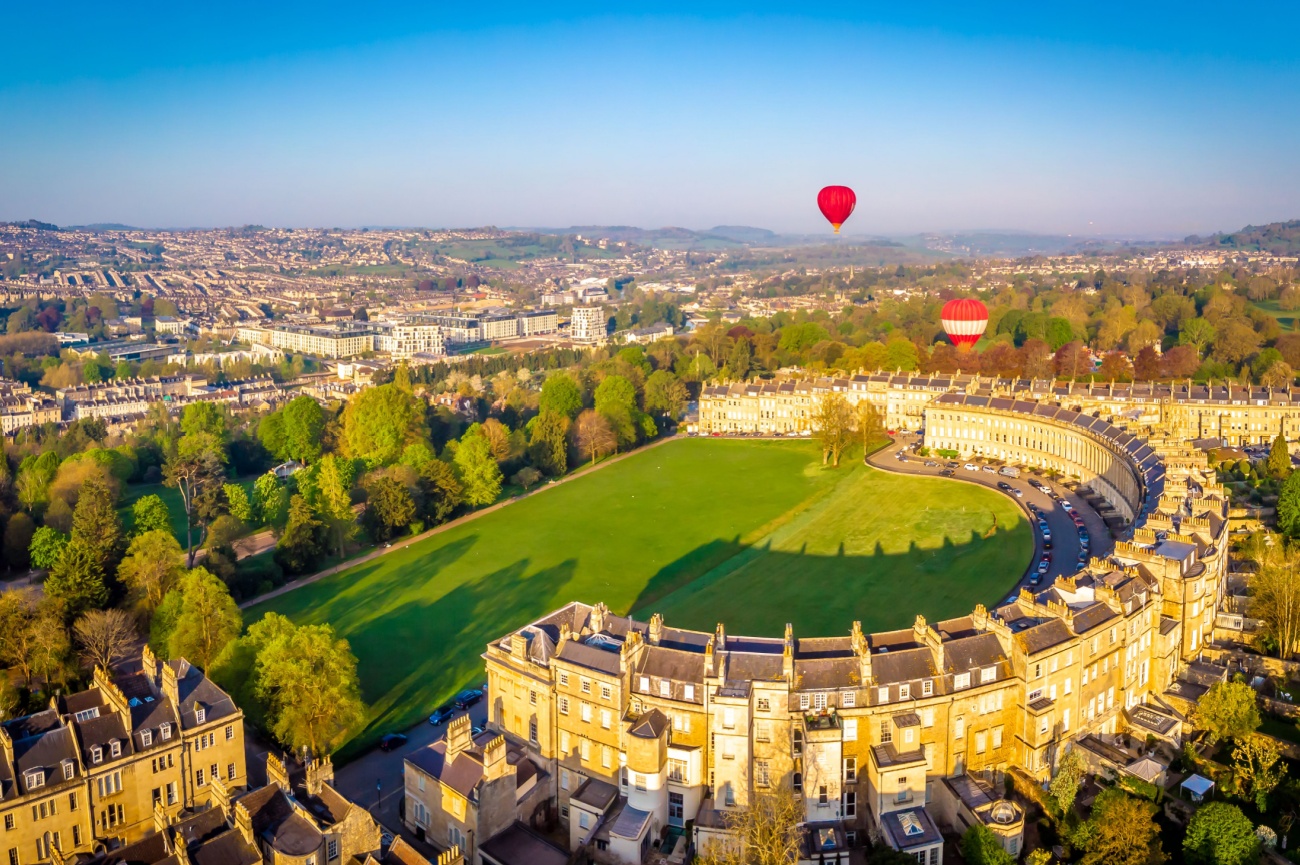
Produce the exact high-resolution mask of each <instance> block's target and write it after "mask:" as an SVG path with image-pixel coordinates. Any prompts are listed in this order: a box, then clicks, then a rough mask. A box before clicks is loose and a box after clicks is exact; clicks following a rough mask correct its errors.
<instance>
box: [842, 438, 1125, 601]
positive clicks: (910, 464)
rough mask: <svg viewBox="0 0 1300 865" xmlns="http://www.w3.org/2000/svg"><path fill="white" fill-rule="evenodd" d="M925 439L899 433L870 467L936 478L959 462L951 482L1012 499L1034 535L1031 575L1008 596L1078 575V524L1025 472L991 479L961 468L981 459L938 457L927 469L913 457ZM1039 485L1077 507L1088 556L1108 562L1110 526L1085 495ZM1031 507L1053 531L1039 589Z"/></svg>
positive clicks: (1039, 543)
mask: <svg viewBox="0 0 1300 865" xmlns="http://www.w3.org/2000/svg"><path fill="white" fill-rule="evenodd" d="M920 443H921V439H920V437H919V436H917V435H915V434H914V433H907V432H900V433H899V434H898V435H897V436H895V437H894V441H893V442H892V443H891V444H890V445H889V446H888V447H886V448H884V449H882V450H879V451H876V452H875V453H874V454H872V455H871V456H870V457H869V458H868V460H867V462H868V463H869V464H870V465H872V466H875V467H876V468H879V469H882V470H884V471H890V472H900V473H903V474H914V475H929V476H931V477H938V476H939V473H940V472H941V471H943V469H944V467H945V466H946V465H947V464H948V463H950V462H955V463H956V464H957V468H956V469H954V474H953V476H952V477H951V478H949V480H951V481H954V482H965V483H974V484H980V485H981V486H986V487H989V488H991V489H993V490H996V491H997V492H1000V493H1003V495H1008V497H1009V498H1011V499H1012V500H1013V501H1015V502H1016V503H1017V504H1019V505H1020V507H1021V508H1022V509H1023V510H1025V515H1026V516H1027V517H1029V519H1030V525H1031V526H1032V528H1033V534H1034V558H1033V560H1032V561H1031V562H1030V564H1029V568H1028V570H1027V571H1026V572H1025V573H1024V574H1022V575H1021V576H1020V577H1019V579H1017V580H1016V582H1015V583H1014V584H1013V585H1011V586H1010V587H1009V588H1008V590H1007V596H1014V595H1016V594H1017V593H1019V591H1020V588H1021V587H1022V586H1028V587H1030V588H1036V589H1042V588H1045V587H1046V586H1049V585H1051V583H1052V581H1053V580H1055V579H1056V578H1057V577H1058V576H1064V575H1069V574H1073V573H1076V572H1077V571H1078V568H1077V567H1076V563H1077V561H1078V556H1079V532H1078V529H1076V528H1075V525H1074V521H1073V520H1072V519H1070V515H1069V513H1067V512H1066V510H1065V509H1064V508H1062V507H1061V505H1060V504H1059V503H1058V502H1057V500H1056V499H1055V498H1053V497H1052V496H1049V495H1047V494H1045V493H1043V492H1040V491H1039V490H1037V489H1034V487H1032V486H1030V485H1029V478H1030V477H1031V475H1030V474H1029V473H1028V472H1026V471H1022V472H1021V476H1020V477H1019V478H1008V477H1003V476H1002V475H998V474H990V473H989V472H985V471H978V472H969V471H966V470H965V469H964V468H962V466H964V465H966V463H967V462H972V463H975V464H976V465H983V461H982V460H978V459H969V460H966V459H958V460H945V459H942V458H940V457H930V458H928V461H930V462H934V463H937V465H934V466H927V465H926V464H925V463H926V462H927V458H925V457H918V456H917V455H916V454H915V453H913V449H914V448H915V447H917V446H919V445H920ZM900 453H901V454H904V455H905V456H906V457H907V459H906V461H900V460H899V459H898V456H899V454H900ZM1037 480H1038V481H1039V482H1040V483H1042V484H1044V485H1045V486H1047V487H1049V488H1050V489H1051V490H1052V491H1053V492H1054V493H1055V494H1056V495H1058V496H1061V497H1062V498H1064V499H1065V500H1066V501H1068V502H1069V503H1070V505H1071V506H1072V507H1073V508H1074V510H1075V512H1076V513H1078V514H1079V516H1080V517H1082V518H1083V524H1084V527H1085V528H1087V530H1088V535H1089V541H1090V545H1089V548H1088V554H1089V556H1100V557H1105V556H1107V555H1109V554H1110V552H1111V550H1112V549H1114V542H1113V541H1112V539H1111V536H1110V531H1109V530H1108V529H1107V528H1106V524H1105V523H1104V522H1103V521H1102V519H1101V517H1100V516H1099V515H1098V514H1097V512H1096V511H1094V510H1093V509H1092V506H1091V505H1089V504H1088V503H1087V502H1086V501H1084V499H1083V497H1082V496H1079V495H1076V494H1075V493H1073V492H1071V491H1070V490H1068V489H1066V488H1065V487H1063V486H1061V485H1060V484H1055V483H1052V482H1051V481H1050V480H1048V479H1047V478H1045V477H1038V478H1037ZM1003 482H1004V483H1006V484H1008V485H1010V486H1011V487H1012V488H1013V489H1018V490H1020V491H1021V493H1023V497H1020V498H1017V497H1016V496H1014V495H1009V494H1007V493H1005V492H1004V491H1002V490H1000V489H998V484H999V483H1003ZM1029 505H1034V506H1036V507H1037V508H1038V511H1039V513H1040V514H1042V515H1043V516H1044V517H1045V518H1046V519H1047V526H1048V528H1049V529H1050V530H1051V532H1052V549H1051V553H1052V564H1051V568H1050V569H1049V570H1048V572H1047V576H1046V577H1044V578H1043V579H1042V582H1041V583H1040V585H1039V586H1037V587H1034V586H1032V585H1030V577H1031V575H1032V574H1033V573H1034V572H1035V570H1036V569H1037V567H1038V562H1039V561H1040V560H1041V559H1042V557H1043V553H1044V550H1043V536H1042V533H1041V532H1039V531H1038V520H1037V519H1035V518H1034V517H1033V516H1032V515H1031V514H1030V513H1029ZM991 600H992V603H993V604H1000V603H1002V602H1003V600H1004V598H996V599H991Z"/></svg>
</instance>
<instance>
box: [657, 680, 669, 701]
mask: <svg viewBox="0 0 1300 865" xmlns="http://www.w3.org/2000/svg"><path fill="white" fill-rule="evenodd" d="M671 689H672V685H671V684H669V682H668V680H667V679H660V680H659V696H661V697H667V696H670V691H671Z"/></svg>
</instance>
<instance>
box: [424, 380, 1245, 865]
mask: <svg viewBox="0 0 1300 865" xmlns="http://www.w3.org/2000/svg"><path fill="white" fill-rule="evenodd" d="M1062 412H1066V414H1062ZM994 421H996V423H993V422H994ZM925 424H926V427H927V436H931V435H934V436H946V437H950V439H951V440H952V441H971V442H981V445H980V446H981V447H990V448H991V447H998V448H1007V449H1008V452H1009V453H1010V451H1011V450H1012V449H1014V451H1015V453H1014V455H1013V456H1014V457H1015V458H1018V459H1021V460H1023V461H1025V462H1027V463H1029V464H1032V465H1039V466H1043V465H1047V464H1049V463H1052V464H1055V463H1053V461H1059V462H1061V463H1062V464H1065V463H1069V464H1070V465H1071V466H1074V467H1077V469H1078V470H1079V471H1080V472H1089V473H1091V474H1090V475H1089V477H1090V478H1091V479H1092V481H1093V483H1094V487H1095V488H1096V490H1097V491H1098V492H1099V495H1101V496H1102V497H1104V498H1105V499H1106V500H1107V501H1111V502H1113V503H1114V506H1115V507H1116V508H1119V509H1123V511H1124V513H1125V516H1126V518H1127V519H1126V522H1130V521H1131V523H1132V525H1131V527H1130V530H1129V531H1128V532H1127V534H1126V535H1125V540H1123V541H1121V542H1120V543H1118V544H1117V545H1116V548H1115V551H1114V554H1113V555H1111V556H1110V557H1108V558H1106V559H1099V558H1094V559H1092V560H1091V562H1090V563H1089V564H1088V566H1087V567H1085V568H1084V569H1082V570H1080V571H1079V572H1078V573H1075V574H1072V575H1070V576H1066V577H1061V578H1058V579H1057V580H1056V581H1055V582H1054V583H1053V584H1052V585H1050V586H1046V587H1044V588H1043V589H1041V590H1038V591H1034V592H1031V591H1030V590H1028V589H1026V590H1022V591H1021V592H1020V594H1019V595H1018V596H1016V597H1015V598H1013V599H1011V600H1010V601H1009V602H1007V603H1004V604H1003V605H1001V606H997V607H994V608H986V607H984V606H980V607H977V608H976V609H975V610H974V611H973V612H972V613H971V614H970V615H968V616H964V617H961V618H958V619H950V620H944V621H938V622H929V621H927V620H926V619H925V618H924V617H923V616H917V617H916V620H915V622H914V624H913V627H911V628H910V629H905V630H899V631H891V632H887V633H876V634H868V633H864V632H863V631H862V629H861V627H860V626H859V625H857V624H856V623H845V624H846V625H847V627H846V628H845V630H844V631H843V632H842V635H841V636H831V637H821V636H803V635H799V634H795V633H794V632H793V630H792V629H791V628H789V627H787V628H786V632H785V633H784V634H783V635H765V636H741V635H735V634H730V633H728V632H727V630H726V627H725V624H719V625H718V626H717V628H716V629H715V630H714V631H713V632H712V633H707V632H699V631H690V630H683V629H678V628H673V627H671V626H670V625H669V624H668V623H666V622H664V621H663V620H662V618H661V617H659V616H658V615H654V616H652V617H651V618H650V619H649V621H638V620H634V619H632V618H629V617H627V616H620V615H615V614H613V613H612V612H611V611H610V610H609V609H608V608H606V607H605V606H604V605H603V604H600V603H596V604H594V605H588V604H583V603H571V604H569V605H567V606H565V607H563V608H561V609H559V610H556V611H555V612H553V613H551V614H550V615H548V616H545V617H543V618H541V619H539V620H537V621H534V622H532V623H530V624H528V625H526V626H524V627H521V628H519V629H518V630H516V631H514V632H512V633H510V634H507V635H505V636H503V637H502V638H501V639H499V640H496V641H494V642H492V643H491V644H489V645H488V647H487V651H486V652H485V654H484V659H485V662H486V667H487V674H488V686H489V687H488V699H489V704H490V705H489V713H488V725H489V728H490V730H489V732H487V733H485V734H484V739H485V740H486V739H489V738H491V737H493V736H496V735H498V734H500V735H501V736H502V740H501V742H500V744H497V745H493V746H490V747H496V748H501V749H513V750H515V751H517V752H518V758H517V763H518V765H523V761H524V760H527V761H529V763H530V764H531V768H530V769H529V777H530V778H535V779H536V782H535V783H536V785H537V786H536V787H534V788H533V790H532V791H531V793H530V795H531V796H532V797H539V796H541V795H542V794H541V793H540V792H539V790H540V789H541V788H543V787H544V788H545V791H546V792H545V795H546V796H547V797H548V799H549V801H552V802H553V803H554V806H555V808H556V809H557V810H558V816H559V819H560V820H561V821H562V822H563V823H564V824H565V826H566V828H567V830H568V835H569V840H570V847H571V849H573V850H582V851H584V852H585V853H586V854H587V855H590V856H591V857H592V858H593V859H595V861H598V862H602V863H637V862H642V861H645V860H646V858H647V857H648V856H649V855H650V853H651V851H652V850H654V849H656V848H657V849H659V850H660V851H661V853H664V854H666V855H667V856H669V857H671V855H672V851H673V850H675V849H678V845H679V844H682V843H683V839H682V837H681V835H682V833H683V832H684V831H685V827H686V825H687V824H688V823H690V824H691V825H692V826H693V831H694V836H693V838H692V839H690V840H692V841H693V842H694V843H695V844H696V845H697V847H699V848H707V847H708V846H709V845H711V844H726V843H730V840H731V838H732V837H733V835H732V830H731V825H732V822H733V821H732V820H731V817H732V815H734V814H736V813H738V812H740V811H742V810H744V809H745V808H747V807H749V806H750V805H751V804H752V803H753V802H754V801H755V800H756V797H759V796H763V795H765V794H767V793H770V792H773V791H775V790H777V789H778V788H782V789H785V790H789V791H792V792H793V794H794V795H795V796H797V797H798V801H799V804H800V808H801V811H802V818H803V819H802V824H801V831H802V835H801V838H802V847H801V849H802V853H801V856H802V861H805V862H810V863H811V862H818V863H821V862H847V861H848V855H849V852H848V851H849V850H851V849H852V848H854V847H855V846H857V845H860V844H862V843H863V841H864V840H865V839H866V838H867V837H871V838H874V839H881V840H883V841H884V842H885V843H888V844H890V845H891V846H893V847H895V848H896V849H898V850H900V851H904V852H906V853H908V854H910V855H912V856H914V857H915V858H917V860H918V861H920V862H922V863H925V865H940V863H941V862H942V858H943V833H944V832H961V831H963V830H964V829H965V828H966V827H967V826H969V825H971V824H973V823H975V822H981V823H984V824H985V825H987V826H988V827H989V828H990V829H991V830H992V831H993V832H994V833H995V834H996V835H997V836H998V837H999V838H1000V839H1001V841H1002V843H1003V845H1004V846H1005V848H1006V849H1007V850H1008V851H1009V852H1011V853H1013V854H1015V853H1019V851H1020V848H1021V845H1022V843H1023V829H1024V814H1023V813H1022V811H1021V809H1020V808H1019V806H1017V805H1016V804H1014V803H1013V802H1011V801H1009V800H1005V799H1003V798H1002V797H1001V795H1000V792H999V791H1002V790H1003V789H1004V783H1005V781H1006V777H1007V776H1008V775H1009V774H1010V775H1013V776H1016V777H1018V778H1020V779H1022V780H1023V781H1025V782H1026V783H1041V782H1043V781H1046V780H1047V779H1048V778H1050V777H1051V774H1052V772H1053V770H1054V767H1055V766H1056V764H1057V761H1058V760H1059V759H1060V756H1061V754H1062V753H1063V752H1064V750H1065V749H1067V748H1076V747H1077V748H1080V749H1082V750H1083V752H1084V754H1085V757H1086V758H1087V759H1088V760H1089V761H1090V762H1092V763H1094V764H1104V765H1109V766H1114V767H1117V769H1118V770H1120V771H1122V770H1124V769H1125V768H1126V765H1127V760H1128V758H1129V757H1131V758H1132V760H1133V763H1134V764H1135V765H1136V763H1137V762H1139V761H1140V759H1139V758H1143V759H1144V758H1145V755H1140V754H1137V753H1136V752H1135V750H1136V749H1130V748H1129V744H1130V743H1131V742H1132V741H1135V740H1136V741H1138V742H1141V743H1143V744H1144V745H1145V743H1147V742H1149V741H1164V742H1167V743H1168V744H1170V745H1172V746H1175V747H1176V746H1177V745H1178V744H1179V743H1180V740H1181V735H1182V732H1183V729H1184V724H1185V722H1186V717H1185V714H1184V712H1185V710H1186V702H1185V701H1184V700H1182V695H1183V694H1185V693H1186V687H1187V683H1186V682H1185V681H1184V680H1185V679H1186V678H1187V677H1188V676H1194V675H1199V673H1198V671H1197V670H1196V669H1195V668H1196V660H1195V659H1196V657H1197V654H1198V650H1199V648H1200V646H1201V645H1203V643H1204V642H1205V641H1206V640H1207V639H1209V637H1210V636H1211V634H1212V632H1213V629H1214V627H1215V611H1216V609H1217V607H1218V605H1219V604H1220V602H1221V601H1222V599H1223V591H1224V585H1225V582H1226V576H1227V553H1226V543H1225V541H1226V529H1227V497H1226V495H1225V494H1224V491H1223V488H1222V487H1221V486H1220V485H1219V484H1218V483H1217V480H1216V477H1215V474H1214V472H1213V470H1211V469H1210V468H1209V467H1208V464H1207V463H1206V458H1205V456H1204V455H1203V454H1200V453H1198V452H1195V451H1191V450H1188V449H1187V448H1186V446H1185V445H1183V444H1182V443H1180V442H1176V441H1171V440H1167V439H1165V440H1153V441H1148V440H1146V439H1142V438H1139V437H1136V436H1134V435H1132V434H1131V433H1128V432H1126V431H1125V430H1123V429H1120V428H1118V427H1114V426H1112V425H1110V424H1108V423H1105V422H1104V421H1101V420H1100V419H1097V418H1094V417H1092V416H1089V415H1085V414H1082V413H1079V412H1074V411H1072V410H1064V409H1060V408H1059V407H1056V408H1051V409H1050V410H1049V409H1045V408H1043V407H1042V406H1040V404H1038V403H1036V402H1035V403H1031V402H1023V401H1016V400H1010V399H1003V398H996V399H995V398H991V397H976V396H972V395H968V394H948V395H944V396H942V397H940V398H939V399H938V400H936V401H932V402H931V403H929V405H928V407H927V409H926V420H925ZM1015 424H1020V425H1021V426H1020V427H1017V426H1015ZM973 429H979V430H982V431H983V433H984V437H983V438H977V437H975V438H973V437H970V436H967V435H965V434H964V433H965V432H968V431H970V430H973ZM949 430H951V431H949ZM945 440H947V439H945ZM493 741H496V740H493ZM448 742H449V743H450V742H451V736H450V735H449V739H448ZM449 747H450V745H449ZM486 753H487V752H486V751H484V752H483V754H484V755H486ZM475 759H476V760H479V758H477V757H476V758H475ZM481 762H482V766H483V767H484V769H483V771H484V773H485V774H484V777H485V778H486V777H487V775H486V766H487V757H486V756H484V757H483V758H482V761H481ZM477 765H478V763H476V766H477ZM410 796H411V793H410V790H409V788H408V811H407V813H408V814H410V801H411V800H410ZM518 801H519V800H518V799H517V798H516V802H518ZM530 801H531V804H530V808H531V809H532V810H534V811H535V810H536V808H537V807H538V805H537V804H536V802H537V800H536V799H533V800H530ZM428 816H429V822H430V825H438V824H440V823H445V822H447V818H446V815H444V814H440V813H437V812H436V811H434V812H432V813H430V814H429V815H428ZM480 819H481V817H480ZM510 819H525V815H523V814H522V813H521V812H516V813H513V814H511V815H510ZM475 828H476V827H475V826H473V825H469V824H463V825H458V826H457V831H459V832H462V833H467V834H468V833H471V832H473V831H474V830H475ZM490 828H491V829H492V831H496V826H495V824H494V826H493V827H490ZM453 840H455V839H453ZM475 861H477V860H475Z"/></svg>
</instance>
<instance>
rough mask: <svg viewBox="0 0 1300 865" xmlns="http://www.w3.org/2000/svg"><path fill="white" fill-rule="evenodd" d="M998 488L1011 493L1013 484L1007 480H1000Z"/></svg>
mask: <svg viewBox="0 0 1300 865" xmlns="http://www.w3.org/2000/svg"><path fill="white" fill-rule="evenodd" d="M998 489H1000V490H1002V491H1003V492H1007V493H1009V492H1011V484H1009V483H1007V482H1006V481H998Z"/></svg>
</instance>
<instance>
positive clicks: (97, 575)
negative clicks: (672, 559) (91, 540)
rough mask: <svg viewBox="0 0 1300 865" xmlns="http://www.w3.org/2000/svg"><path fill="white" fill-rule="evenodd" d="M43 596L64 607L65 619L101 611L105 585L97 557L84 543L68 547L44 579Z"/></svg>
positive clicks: (106, 600)
mask: <svg viewBox="0 0 1300 865" xmlns="http://www.w3.org/2000/svg"><path fill="white" fill-rule="evenodd" d="M45 595H46V597H49V598H52V599H55V600H57V601H58V602H60V603H61V604H62V605H63V608H64V615H65V616H66V617H67V618H68V619H75V618H76V617H77V616H80V615H81V614H82V613H84V612H86V611H87V610H94V609H100V608H102V607H103V606H104V605H105V604H107V603H108V586H106V585H105V584H104V566H103V565H102V564H101V563H100V556H99V554H98V553H97V552H96V551H95V550H92V549H91V548H89V547H87V546H86V545H85V544H84V543H78V542H73V543H70V544H68V547H67V549H65V550H64V551H63V555H62V556H60V557H59V560H58V561H57V562H55V564H54V567H52V568H50V575H49V576H48V577H47V578H46V579H45Z"/></svg>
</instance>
